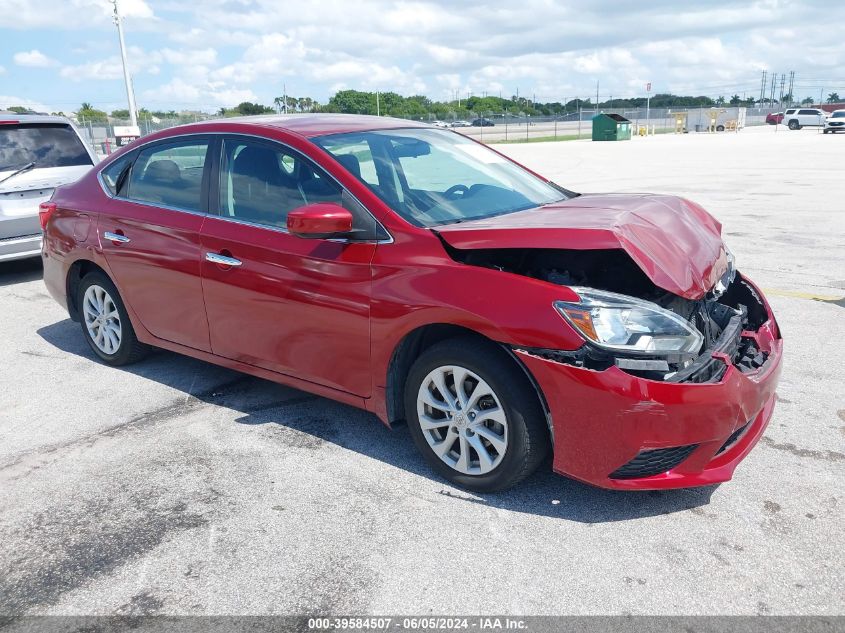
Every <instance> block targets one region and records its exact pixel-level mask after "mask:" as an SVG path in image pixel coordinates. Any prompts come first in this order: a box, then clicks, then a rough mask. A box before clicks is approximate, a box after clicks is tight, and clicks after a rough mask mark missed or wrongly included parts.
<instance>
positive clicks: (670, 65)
mask: <svg viewBox="0 0 845 633" xmlns="http://www.w3.org/2000/svg"><path fill="white" fill-rule="evenodd" d="M119 2H120V9H121V13H122V14H123V15H124V29H125V36H126V43H127V47H128V51H129V59H130V69H131V73H132V77H133V84H134V86H135V92H136V98H137V102H138V106H139V107H146V108H148V109H150V110H171V109H173V110H202V111H207V112H213V111H215V110H217V109H219V108H220V107H224V106H234V105H237V104H238V103H240V102H242V101H257V102H260V103H264V104H266V105H272V102H273V99H274V98H275V97H277V96H280V95H282V94H283V92H284V91H285V90H286V92H287V94H288V95H289V96H298V97H304V96H310V97H312V98H314V99H317V100H318V101H320V102H323V103H324V102H326V101H327V100H328V98H329V97H330V96H331V95H332V94H334V92H336V91H337V90H342V89H347V88H352V89H358V90H380V91H394V92H398V93H400V94H403V95H412V94H425V95H427V96H428V97H430V98H432V99H435V100H448V99H451V98H454V95H455V94H460V95H461V96H462V98H463V97H465V96H466V95H467V94H470V93H471V94H474V95H485V94H488V95H498V94H502V96H505V97H510V96H511V95H513V94H516V93H517V91H518V93H519V94H520V96H525V97H527V98H529V99H536V100H538V101H562V100H564V99H566V100H569V99H572V98H575V97H581V98H587V97H589V96H592V97H593V98H595V94H596V83H597V82H598V84H599V92H600V95H601V97H600V98H601V100H602V101H603V100H605V99H606V98H608V97H610V96H613V97H635V96H645V90H646V84H647V83H649V82H650V83H651V84H652V93H661V92H672V93H675V94H694V95H708V96H713V97H717V96H720V95H724V96H726V97H728V98H730V96H731V95H733V94H739V95H740V96H744V95H748V96H751V95H759V93H760V83H761V72H762V71H763V70H767V71H769V78H771V73H773V72H774V73H777V74H778V77H780V74H781V73H786V74H787V76H788V74H789V72H790V71H795V73H796V75H795V76H796V90H795V93H796V96H797V97H799V98H804V97H807V96H812V97H814V98H815V99H818V96H819V94H820V92H821V93H823V94H824V96H825V98H826V96H827V94H828V93H830V92H838V93H839V94H841V95H843V96H845V38H842V37H841V35H842V27H841V26H838V25H837V26H835V24H837V23H838V22H841V15H839V16H838V17H837V18H835V19H834V20H826V19H823V16H824V15H826V14H827V13H830V12H831V4H832V3H831V2H830V0H759V1H757V2H734V1H731V0H710V1H709V2H706V3H703V2H693V1H687V0H648V1H643V0H636V1H631V0H614V1H609V0H571V1H567V2H563V1H552V0H518V1H514V0H484V1H475V0H464V1H462V0H449V1H448V2H447V1H445V0H432V1H411V2H405V1H401V0H399V1H397V0H298V1H296V2H292V1H290V0H200V1H196V2H193V1H190V0H188V1H185V0H119ZM837 13H839V11H838V9H837ZM770 88H771V85H769V86H768V88H767V92H768V91H769V90H770ZM776 92H777V93H779V92H780V85H779V79H778V87H777V89H776ZM83 101H87V102H90V103H92V104H93V105H94V106H95V107H97V108H100V109H104V110H106V111H111V110H113V109H120V108H126V107H127V106H126V104H127V101H126V92H125V88H124V83H123V71H122V67H121V63H120V54H119V45H118V37H117V29H116V28H115V26H114V22H113V20H112V5H111V3H110V2H109V1H108V0H38V1H37V2H33V1H32V0H0V108H3V107H8V106H11V105H28V106H30V107H33V108H34V109H36V110H44V111H63V112H72V111H75V110H76V109H78V108H79V104H80V103H82V102H83Z"/></svg>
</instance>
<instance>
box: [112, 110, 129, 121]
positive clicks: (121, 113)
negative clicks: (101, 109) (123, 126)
mask: <svg viewBox="0 0 845 633" xmlns="http://www.w3.org/2000/svg"><path fill="white" fill-rule="evenodd" d="M111 116H113V117H114V118H115V119H128V118H129V110H112V111H111Z"/></svg>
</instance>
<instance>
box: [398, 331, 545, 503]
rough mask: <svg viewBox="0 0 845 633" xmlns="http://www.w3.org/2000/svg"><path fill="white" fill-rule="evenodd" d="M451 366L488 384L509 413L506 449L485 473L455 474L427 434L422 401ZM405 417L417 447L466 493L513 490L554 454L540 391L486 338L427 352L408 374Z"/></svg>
mask: <svg viewBox="0 0 845 633" xmlns="http://www.w3.org/2000/svg"><path fill="white" fill-rule="evenodd" d="M446 365H459V366H461V367H463V368H465V369H468V370H470V371H471V372H473V373H474V374H476V375H477V376H478V377H480V378H481V379H482V380H484V381H485V382H486V383H487V384H488V385H489V386H490V387H491V388H492V390H493V391H494V392H495V394H496V397H497V398H498V399H499V402H500V404H501V406H502V409H503V410H504V412H505V416H506V419H507V427H508V431H507V438H508V440H507V448H506V449H505V451H504V455H503V456H502V457H501V461H500V463H499V464H498V465H496V466H495V468H493V469H492V470H491V471H489V472H487V473H485V474H479V475H473V474H465V473H461V472H459V471H458V470H455V469H454V468H452V467H451V466H449V465H448V464H446V463H445V462H444V461H443V460H441V459H440V457H438V456H437V455H436V454H435V452H434V450H433V449H432V448H431V446H429V444H428V442H427V441H426V438H425V436H424V435H423V430H422V427H421V426H420V420H419V415H418V412H417V396H418V393H419V390H420V387H421V385H422V384H423V381H424V380H425V378H426V376H428V374H429V373H430V372H432V371H434V370H435V369H437V368H438V367H442V366H446ZM405 413H406V419H407V420H408V428H409V429H410V432H411V436H412V437H413V439H414V443H415V444H416V445H417V448H418V449H419V451H420V452H421V453H422V454H423V456H424V457H425V459H426V461H427V462H428V463H429V465H430V466H431V467H432V468H433V469H434V470H435V471H436V472H437V473H438V474H440V475H441V476H442V477H444V478H445V479H448V480H449V481H450V482H452V483H454V484H456V485H457V486H460V487H462V488H466V489H467V490H472V491H475V492H494V491H499V490H504V489H506V488H510V487H512V486H514V485H516V484H517V483H519V482H520V481H522V480H523V479H525V478H526V477H528V476H529V475H530V474H531V473H533V472H534V471H535V470H536V469H537V467H538V466H539V465H540V464H541V463H542V462H543V460H544V458H545V457H546V456H547V455H548V454H549V450H550V444H549V430H548V426H547V424H546V416H545V413H544V411H543V407H542V405H541V404H540V401H539V399H538V396H537V393H536V391H535V390H534V388H533V386H532V385H531V383H530V382H529V380H528V378H527V377H526V376H525V373H524V372H523V371H522V370H521V369H520V368H519V367H518V366H517V365H516V364H515V362H514V360H513V359H512V358H510V357H509V356H508V355H507V354H506V353H505V352H504V351H503V350H501V349H500V348H498V347H497V346H496V345H495V344H493V343H489V342H486V341H484V340H482V339H476V338H470V337H466V338H452V339H448V340H445V341H441V342H440V343H437V344H435V345H433V346H432V347H430V348H429V349H427V350H426V351H425V352H423V353H422V354H421V355H420V357H419V358H418V359H417V360H416V362H414V364H413V366H412V367H411V370H410V371H409V372H408V378H407V380H406V383H405ZM473 450H475V449H473ZM476 455H477V452H476Z"/></svg>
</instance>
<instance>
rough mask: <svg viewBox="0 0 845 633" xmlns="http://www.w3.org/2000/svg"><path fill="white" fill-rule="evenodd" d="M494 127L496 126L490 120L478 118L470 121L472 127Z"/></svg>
mask: <svg viewBox="0 0 845 633" xmlns="http://www.w3.org/2000/svg"><path fill="white" fill-rule="evenodd" d="M494 125H496V124H495V123H493V121H491V120H490V119H484V118H480V119H473V120H472V127H493V126H494Z"/></svg>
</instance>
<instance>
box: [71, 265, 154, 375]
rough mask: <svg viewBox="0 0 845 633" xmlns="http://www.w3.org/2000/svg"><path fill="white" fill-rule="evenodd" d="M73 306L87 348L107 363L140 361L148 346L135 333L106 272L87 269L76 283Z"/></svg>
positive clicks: (124, 363)
mask: <svg viewBox="0 0 845 633" xmlns="http://www.w3.org/2000/svg"><path fill="white" fill-rule="evenodd" d="M76 305H78V306H79V322H80V323H81V325H82V333H83V335H84V336H85V340H86V341H87V342H88V346H89V347H90V348H91V350H92V351H93V352H94V353H95V354H96V355H97V356H98V357H99V358H100V359H101V360H102V361H103V362H104V363H106V364H107V365H112V366H115V367H117V366H120V365H129V364H130V363H134V362H137V361H139V360H141V359H142V358H143V357H144V356H146V355H147V353H148V352H149V349H150V348H149V347H148V346H147V345H144V344H143V343H141V342H140V341H139V340H138V338H137V337H136V336H135V330H134V328H133V327H132V323H131V322H130V321H129V314H128V313H127V311H126V306H124V305H123V300H122V299H121V298H120V293H118V291H117V288H116V287H115V285H114V284H113V283H112V281H111V279H109V278H108V277H107V276H106V275H104V274H103V273H100V272H90V273H88V274H87V275H85V277H84V278H83V279H82V282H80V284H79V290H78V295H77V298H76Z"/></svg>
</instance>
